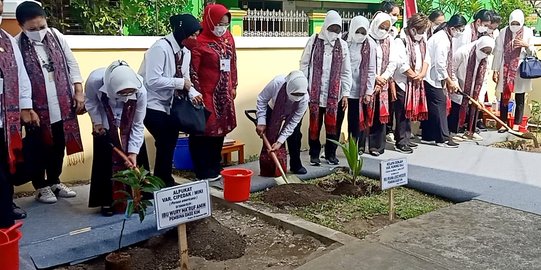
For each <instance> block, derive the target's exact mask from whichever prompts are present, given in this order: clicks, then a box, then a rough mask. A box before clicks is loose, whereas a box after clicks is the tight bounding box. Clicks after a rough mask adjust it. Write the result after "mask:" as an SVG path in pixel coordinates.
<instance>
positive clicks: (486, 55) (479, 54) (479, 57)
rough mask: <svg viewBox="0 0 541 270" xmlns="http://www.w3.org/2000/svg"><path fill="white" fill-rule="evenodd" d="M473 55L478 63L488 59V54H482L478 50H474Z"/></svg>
mask: <svg viewBox="0 0 541 270" xmlns="http://www.w3.org/2000/svg"><path fill="white" fill-rule="evenodd" d="M475 55H476V57H477V60H478V61H481V60H483V59H485V58H487V57H488V54H486V53H484V52H482V51H480V50H476V51H475Z"/></svg>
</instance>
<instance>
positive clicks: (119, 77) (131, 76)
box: [103, 60, 143, 102]
mask: <svg viewBox="0 0 541 270" xmlns="http://www.w3.org/2000/svg"><path fill="white" fill-rule="evenodd" d="M103 85H104V87H105V94H107V97H109V98H112V99H116V100H118V101H123V102H125V101H126V100H128V99H129V98H133V97H135V94H136V93H137V92H138V91H139V89H140V88H141V87H142V85H143V83H142V82H141V80H139V77H138V76H137V74H136V73H135V71H133V70H132V69H131V68H130V66H129V65H128V63H126V62H125V61H122V60H117V61H114V62H113V63H112V64H111V65H109V67H107V69H106V70H105V75H104V76H103ZM124 89H136V91H135V93H133V94H132V95H130V96H121V95H118V92H120V91H122V90H124Z"/></svg>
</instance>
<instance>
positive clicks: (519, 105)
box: [500, 93, 526, 128]
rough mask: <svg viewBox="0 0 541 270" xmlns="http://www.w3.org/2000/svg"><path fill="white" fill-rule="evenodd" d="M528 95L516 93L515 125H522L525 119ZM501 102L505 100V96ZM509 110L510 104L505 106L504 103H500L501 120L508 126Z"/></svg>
mask: <svg viewBox="0 0 541 270" xmlns="http://www.w3.org/2000/svg"><path fill="white" fill-rule="evenodd" d="M525 96H526V94H525V93H521V94H518V93H515V122H514V124H515V125H520V124H521V123H522V117H524V98H525ZM500 100H503V94H502V98H501V99H500ZM508 110H509V104H507V105H504V104H503V102H500V119H502V121H504V122H505V123H506V124H507V113H502V112H507V111H508ZM511 128H513V127H511Z"/></svg>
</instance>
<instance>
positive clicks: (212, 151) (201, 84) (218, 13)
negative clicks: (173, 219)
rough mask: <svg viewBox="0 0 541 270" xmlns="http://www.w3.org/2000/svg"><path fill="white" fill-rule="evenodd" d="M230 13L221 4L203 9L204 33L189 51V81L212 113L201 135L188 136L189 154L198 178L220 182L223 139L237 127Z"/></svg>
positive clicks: (235, 73) (234, 67)
mask: <svg viewBox="0 0 541 270" xmlns="http://www.w3.org/2000/svg"><path fill="white" fill-rule="evenodd" d="M230 22H231V14H230V13H229V11H228V10H227V8H225V7H224V6H222V5H218V4H211V5H208V6H207V7H205V11H204V14H203V23H202V24H203V31H202V32H201V35H199V37H198V38H197V43H198V44H197V45H196V46H193V48H192V68H193V74H192V78H193V80H194V84H195V85H196V88H197V89H198V90H200V91H201V93H202V94H203V103H204V104H205V107H206V109H207V110H208V111H209V112H210V113H211V114H210V117H209V119H208V120H207V126H206V129H205V133H204V135H202V136H193V135H192V136H190V152H191V156H192V161H193V164H194V170H195V174H196V176H197V178H198V179H208V180H209V181H216V180H219V179H220V171H221V170H222V168H221V164H220V162H221V159H222V155H221V152H222V147H223V142H224V138H225V136H226V135H227V134H228V133H229V132H231V131H233V129H234V128H235V127H236V126H237V119H236V116H235V104H234V99H235V97H236V95H237V84H238V83H237V54H236V49H235V40H234V39H233V36H232V35H231V33H229V31H228V30H227V29H228V28H229V23H230Z"/></svg>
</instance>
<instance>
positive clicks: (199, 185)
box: [154, 181, 211, 230]
mask: <svg viewBox="0 0 541 270" xmlns="http://www.w3.org/2000/svg"><path fill="white" fill-rule="evenodd" d="M154 205H155V208H156V222H157V224H158V230H162V229H165V228H169V227H174V226H177V225H180V224H184V223H187V222H191V221H195V220H198V219H203V218H206V217H210V215H211V204H210V193H209V184H208V182H206V181H198V182H193V183H188V184H184V185H180V186H174V187H170V188H165V189H162V190H160V191H156V192H154Z"/></svg>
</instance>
